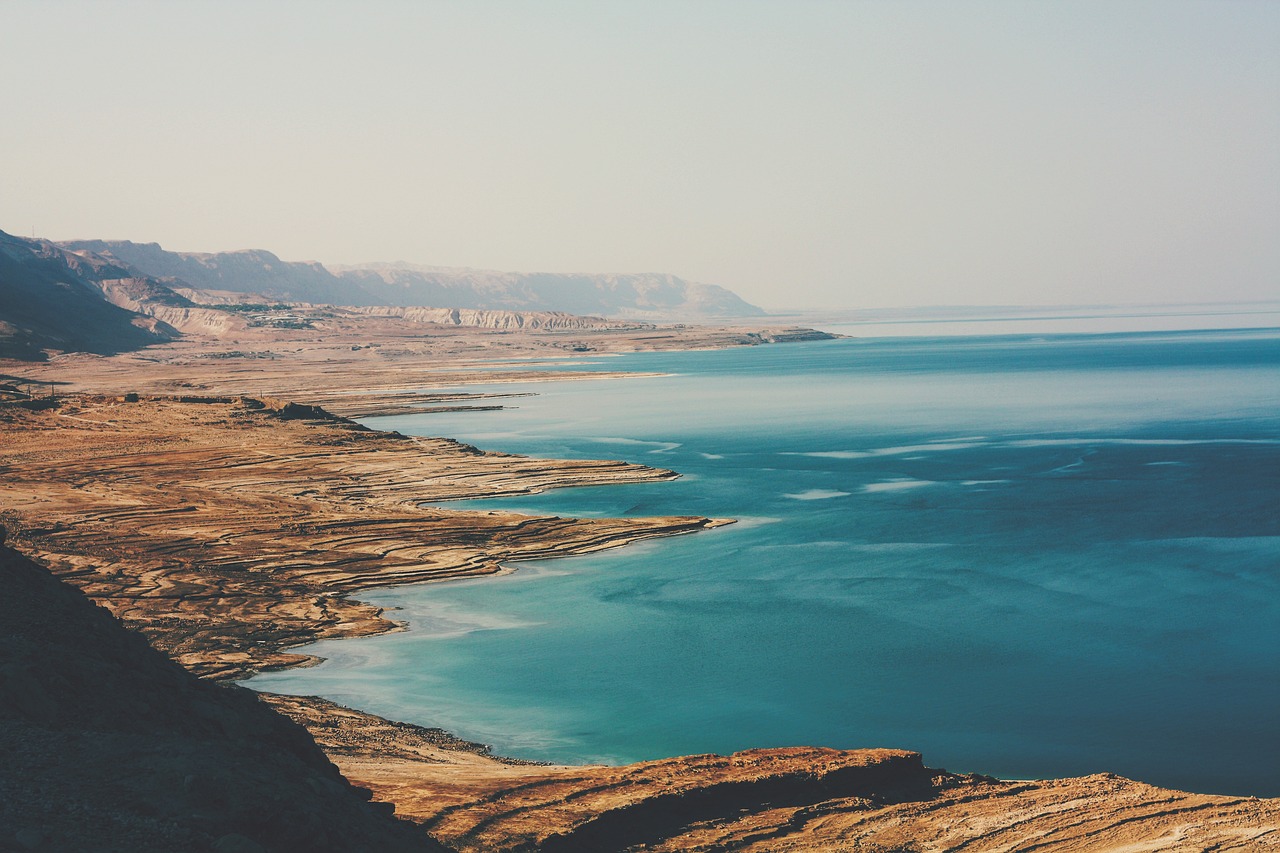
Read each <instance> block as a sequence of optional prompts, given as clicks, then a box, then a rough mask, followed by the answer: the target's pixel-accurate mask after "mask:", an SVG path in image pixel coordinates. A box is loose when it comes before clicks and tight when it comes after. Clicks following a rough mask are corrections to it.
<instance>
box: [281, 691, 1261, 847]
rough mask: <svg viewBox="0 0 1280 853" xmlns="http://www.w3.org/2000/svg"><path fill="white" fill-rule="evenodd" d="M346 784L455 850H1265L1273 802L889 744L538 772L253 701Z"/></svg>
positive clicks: (436, 739)
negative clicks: (944, 765)
mask: <svg viewBox="0 0 1280 853" xmlns="http://www.w3.org/2000/svg"><path fill="white" fill-rule="evenodd" d="M269 698H270V701H271V702H272V704H273V705H275V706H276V707H277V708H279V709H280V710H281V711H283V712H284V713H286V714H288V715H289V716H290V717H292V718H293V719H295V720H297V721H298V722H300V723H302V724H303V725H305V726H307V728H308V729H310V730H311V732H312V733H313V734H314V735H315V737H316V740H317V741H318V742H319V743H320V744H321V745H322V746H324V748H325V749H326V751H327V752H328V753H329V755H330V756H331V757H332V758H333V759H334V761H336V762H337V763H338V765H339V766H340V767H341V768H342V770H343V772H344V773H345V774H346V775H347V776H348V778H351V779H358V780H360V784H362V785H367V786H369V787H370V788H372V789H373V790H375V791H376V792H377V793H378V796H379V797H381V798H383V799H387V800H391V801H394V802H395V803H396V805H397V808H398V810H399V814H401V815H404V816H406V817H410V818H412V819H414V820H417V821H421V822H422V824H423V825H424V826H426V827H427V828H428V829H429V830H430V831H431V833H432V834H433V835H434V836H435V837H436V838H438V839H439V840H441V841H443V842H445V843H447V844H448V845H449V846H451V847H453V848H455V849H459V850H465V851H474V853H481V851H508V853H516V851H529V850H535V849H536V850H543V851H584V853H585V851H620V850H636V851H639V850H645V851H663V853H677V851H700V853H713V851H749V853H774V851H809V852H810V853H826V851H858V853H944V851H981V853H1021V851H1031V850H1035V851H1053V853H1068V851H1070V852H1071V853H1075V852H1076V851H1080V853H1084V852H1085V851H1088V853H1097V851H1117V853H1119V851H1124V853H1135V852H1136V851H1144V853H1154V851H1167V853H1202V851H1207V850H1215V851H1239V853H1245V852H1246V851H1266V850H1276V849H1280V800H1259V799H1255V798H1251V797H1226V796H1209V795H1203V794H1188V793H1182V792H1179V791H1169V790H1163V789H1160V788H1153V787H1151V786H1150V785H1144V784H1142V783H1140V782H1133V781H1130V780H1128V779H1123V778H1120V777H1118V776H1114V775H1110V774H1106V773H1103V774H1098V775H1094V776H1086V777H1082V778H1078V779H1050V780H1044V781H1026V782H1002V781H1000V780H997V779H992V778H989V777H984V776H967V775H960V774H955V773H948V772H946V771H944V770H935V769H931V768H929V767H926V766H925V765H924V763H923V761H922V760H921V756H920V755H918V754H916V753H912V752H906V751H903V750H895V749H860V750H834V749H819V748H812V747H803V748H790V749H755V750H748V751H745V752H741V753H736V754H734V755H731V756H718V755H693V756H684V757H681V758H671V759H664V760H661V761H648V762H642V763H640V764H632V765H628V766H624V767H538V766H529V765H520V764H509V763H502V762H499V761H495V760H494V759H492V758H490V757H487V756H486V755H485V753H484V752H483V751H482V750H476V749H475V748H474V745H473V744H466V743H465V742H450V741H449V740H448V739H447V738H444V737H441V734H442V733H438V732H436V731H434V730H430V729H418V728H417V727H409V726H405V725H404V724H402V723H391V722H388V721H386V720H382V719H380V718H378V717H374V716H372V715H368V714H361V713H360V712H357V711H352V710H350V709H345V708H341V707H338V706H335V705H333V704H332V703H329V702H324V701H323V700H316V699H299V698H295V697H269Z"/></svg>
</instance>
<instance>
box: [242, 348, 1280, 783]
mask: <svg viewBox="0 0 1280 853" xmlns="http://www.w3.org/2000/svg"><path fill="white" fill-rule="evenodd" d="M599 361H600V363H599V365H598V368H599V369H602V370H636V371H659V372H668V373H671V374H673V375H669V376H662V377H650V378H636V379H622V380H619V379H612V380H591V381H581V382H567V383H546V384H540V385H530V386H528V387H527V388H525V387H523V386H521V387H519V388H514V387H513V388H511V390H520V391H524V390H532V391H536V392H537V394H538V396H536V397H527V398H521V399H519V400H516V401H512V402H514V403H515V405H516V406H518V408H511V409H506V410H503V411H499V412H473V413H448V414H431V415H420V416H411V417H396V418H382V419H373V420H370V421H369V423H370V425H373V426H377V427H379V428H385V429H398V430H401V431H402V432H414V433H420V434H432V435H448V436H451V437H454V438H459V439H462V440H465V441H469V442H472V443H475V444H478V445H480V446H482V447H486V448H490V449H497V450H505V451H516V452H522V453H531V454H536V455H540V456H559V457H579V458H601V457H604V458H624V459H629V460H632V461H636V462H642V463H645V464H650V465H656V466H659V467H667V468H672V469H674V470H677V471H680V472H681V473H683V474H684V475H685V476H684V477H683V478H682V479H681V480H677V481H674V482H667V483H655V484H646V485H635V486H617V487H603V488H593V489H573V490H562V491H557V492H551V493H548V494H545V495H539V496H530V497H523V498H509V499H505V500H502V501H493V502H470V503H469V504H467V505H471V506H487V507H502V508H505V509H516V510H521V509H524V510H528V511H530V512H537V513H546V514H559V515H575V514H576V515H668V514H699V515H708V516H716V517H733V518H738V519H741V521H740V522H739V523H738V524H736V525H732V526H730V527H726V528H721V529H719V530H715V531H710V532H706V533H699V534H696V535H692V536H687V537H679V538H676V539H668V540H662V541H658V542H649V543H645V544H642V545H638V546H632V547H628V548H624V549H620V550H616V551H612V552H608V553H605V554H601V555H595V556H591V557H578V558H570V559H562V560H554V561H546V562H541V563H527V564H522V565H521V567H520V569H519V571H517V572H516V573H514V574H512V575H508V576H505V577H501V578H491V579H482V580H478V581H464V582H457V583H450V584H434V585H424V586H418V587H406V588H400V589H393V590H380V591H373V592H368V593H365V594H362V595H361V596H360V597H361V598H362V599H365V600H368V601H371V602H374V603H377V604H379V605H381V606H385V607H400V608H403V612H402V613H399V614H396V615H397V617H398V618H407V619H408V620H409V621H410V622H411V624H412V626H413V630H412V631H410V632H408V633H401V634H392V635H386V636H382V637H375V638H369V639H362V640H358V641H338V642H328V643H321V644H318V645H317V646H314V647H312V648H310V649H309V650H308V651H310V652H312V653H315V654H319V655H322V656H325V657H327V658H328V659H329V660H328V662H327V663H325V664H323V665H321V666H319V667H316V668H312V669H305V670H294V671H289V672H282V673H272V674H268V675H264V676H259V677H258V678H255V679H254V680H253V681H252V682H251V684H252V685H253V686H255V687H260V688H261V689H265V690H275V691H282V692H297V693H319V694H321V695H324V696H329V697H331V698H334V699H337V700H338V701H342V702H346V703H349V704H354V705H356V706H358V707H361V708H365V709H368V710H371V711H374V712H376V713H380V714H384V715H386V716H390V717H394V718H397V719H404V720H412V721H418V722H422V723H427V724H431V725H439V726H443V727H445V728H447V729H449V730H451V731H453V732H455V733H457V734H459V735H461V736H463V737H468V738H472V739H478V740H482V741H484V742H487V743H491V744H493V745H494V747H495V749H496V750H497V751H498V752H501V753H506V754H512V755H517V756H521V757H526V758H534V759H540V760H547V761H601V760H603V761H612V762H623V761H633V760H640V759H648V758H656V757H662V756H669V755H677V754H683V753H695V752H727V751H732V750H737V749H743V748H746V747H752V746H781V745H792V744H819V745H826V746H835V747H864V746H895V747H904V748H910V749H916V750H919V751H922V752H923V753H924V754H925V759H926V761H927V762H928V763H930V764H931V765H933V766H944V767H947V768H948V769H951V770H957V771H972V772H981V773H990V774H993V775H997V776H1003V777H1008V778H1026V777H1049V776H1064V775H1075V774H1082V773H1091V772H1098V771H1103V770H1106V771H1112V772H1116V773H1120V774H1122V775H1126V776H1130V777H1134V778H1139V779H1142V780H1144V781H1148V782H1152V783H1156V784H1161V785H1166V786H1172V787H1178V788H1184V789H1190V790H1196V791H1211V792H1224V793H1247V794H1259V795H1272V796H1274V795H1280V777H1278V776H1277V774H1276V772H1275V768H1276V767H1277V766H1280V715H1278V714H1277V711H1276V709H1277V708H1280V594H1278V593H1280V330H1274V329H1273V330H1238V331H1217V332H1160V333H1142V334H1123V335H1117V334H1111V335H1021V336H1016V335H1015V336H995V337H993V336H989V337H954V338H948V339H937V338H916V339H912V338H903V339H894V340H889V339H884V340H843V341H832V342H819V343H812V344H789V345H786V346H774V347H760V348H751V349H735V350H721V351H713V352H693V353H641V354H635V355H627V356H621V357H615V358H607V359H600V360H599ZM574 369H590V368H587V367H577V368H574ZM508 387H509V386H504V390H506V389H507V388H508Z"/></svg>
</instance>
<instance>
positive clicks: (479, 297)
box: [59, 240, 764, 321]
mask: <svg viewBox="0 0 1280 853" xmlns="http://www.w3.org/2000/svg"><path fill="white" fill-rule="evenodd" d="M59 245H60V246H61V247H62V248H64V249H68V250H70V251H72V252H87V253H90V254H93V255H95V256H100V257H102V258H107V259H111V260H113V261H115V262H117V263H119V264H121V265H124V266H126V267H128V268H130V269H132V270H133V271H135V273H137V274H140V275H144V276H151V277H154V278H159V279H169V278H173V279H178V280H180V282H183V283H185V284H187V285H188V286H190V287H192V288H196V289H199V290H202V291H206V292H209V295H218V294H220V295H221V296H222V298H224V299H236V298H240V297H239V296H237V294H238V295H244V294H250V295H253V296H260V297H263V298H266V299H272V300H282V301H289V302H306V303H311V304H328V305H350V306H360V307H368V306H390V307H401V308H410V307H431V308H463V309H473V310H504V311H562V312H567V313H570V314H585V315H593V316H599V317H609V318H617V319H627V320H667V321H689V320H694V321H696V320H710V319H726V318H735V317H757V316H761V315H763V314H764V311H763V310H761V309H760V308H758V307H756V306H755V305H752V304H750V303H748V302H746V301H744V300H742V299H741V298H739V297H738V296H737V295H736V294H734V293H732V292H731V291H728V290H726V289H724V288H723V287H717V286H715V285H710V284H696V283H694V282H689V281H685V280H684V279H681V278H678V277H676V276H673V275H665V274H659V273H643V274H631V275H620V274H565V273H512V272H494V271H489V270H472V269H452V268H445V267H429V266H421V265H416V264H408V263H377V264H366V265H363V266H354V267H352V266H347V267H333V268H328V267H325V266H323V265H321V264H317V263H313V262H296V261H282V260H280V258H278V257H277V256H275V255H274V254H272V253H271V252H267V251H264V250H261V249H251V250H245V251H240V252H216V253H199V252H170V251H167V250H165V249H162V248H161V247H160V246H159V245H158V244H156V243H134V242H131V241H128V240H72V241H67V242H64V243H60V244H59Z"/></svg>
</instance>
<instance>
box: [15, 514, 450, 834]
mask: <svg viewBox="0 0 1280 853" xmlns="http://www.w3.org/2000/svg"><path fill="white" fill-rule="evenodd" d="M0 542H3V536H2V535H0ZM0 580H2V581H3V584H4V595H2V596H0V754H3V755H4V757H5V758H4V761H3V762H0V849H5V850H9V849H26V850H106V849H117V850H130V851H134V853H147V851H156V853H160V851H174V850H188V851H204V850H215V851H238V853H265V851H304V850H305V851H347V850H393V851H410V850H414V851H435V850H440V849H442V848H440V847H439V845H437V844H435V843H434V842H433V841H432V840H431V839H430V838H428V837H426V835H425V833H423V832H422V831H421V830H418V829H416V828H415V827H413V826H410V825H408V824H405V823H402V822H400V821H397V820H396V819H394V818H393V817H391V815H390V812H391V809H390V807H389V806H386V805H383V804H370V803H368V802H367V800H368V793H367V792H366V791H363V790H362V789H359V788H353V787H352V786H351V785H349V784H348V783H347V781H346V780H345V779H344V778H343V777H342V776H341V775H340V774H339V773H338V771H337V769H336V768H335V767H334V766H333V765H332V764H331V763H330V762H329V760H328V759H327V758H326V757H325V755H324V753H322V752H321V751H320V749H319V748H318V747H317V746H316V744H315V742H314V741H313V740H312V739H311V737H310V736H309V735H308V734H307V733H306V731H305V730H304V729H302V728H300V727H298V726H297V725H295V724H293V723H292V722H290V721H288V720H287V719H285V718H283V717H281V716H279V715H278V714H276V713H275V712H273V711H271V710H270V709H269V708H267V707H266V706H265V705H263V704H262V703H261V702H260V701H259V700H258V699H257V698H256V697H255V695H254V694H253V693H251V692H250V691H247V690H243V689H240V688H228V687H222V686H218V685H215V684H212V683H209V682H203V681H200V680H199V679H197V678H196V677H195V676H193V675H191V674H190V673H188V672H187V671H185V670H184V669H182V667H180V666H178V665H177V664H175V663H174V662H173V661H171V660H169V659H168V658H166V657H164V656H163V655H161V654H160V653H159V652H156V651H155V650H154V649H152V648H151V647H150V646H149V645H147V643H146V641H145V640H144V639H143V638H142V637H141V636H140V635H138V634H135V633H133V632H131V631H127V630H126V629H125V628H124V627H123V626H122V625H121V624H120V623H119V622H118V621H116V619H115V618H114V617H113V616H111V615H110V614H109V613H108V612H107V611H106V610H103V609H102V608H100V607H97V606H95V605H93V604H92V603H90V602H89V601H88V600H87V599H85V598H84V596H83V595H81V594H80V593H79V592H77V591H75V590H73V589H71V588H70V587H68V586H66V585H64V584H62V583H60V582H59V581H57V580H56V579H55V578H54V577H53V576H52V575H50V574H49V573H48V572H47V571H46V570H45V569H43V568H41V567H40V566H37V565H36V564H35V563H33V562H31V561H30V560H28V559H27V558H25V557H24V556H23V555H21V554H19V553H18V552H16V551H13V550H11V549H9V548H6V547H4V546H3V545H2V544H0ZM15 845H16V846H15Z"/></svg>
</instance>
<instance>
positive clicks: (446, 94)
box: [0, 0, 1280, 310]
mask: <svg viewBox="0 0 1280 853" xmlns="http://www.w3.org/2000/svg"><path fill="white" fill-rule="evenodd" d="M0 80H2V81H3V90H2V91H3V96H2V97H0V157H2V158H3V163H4V167H3V169H0V230H5V231H8V232H10V233H14V234H19V235H23V236H31V235H32V234H33V233H34V234H35V235H37V236H40V237H46V238H49V239H55V240H61V239H79V238H104V239H131V240H135V241H139V242H151V241H155V242H159V243H160V244H161V245H163V246H164V247H165V248H168V249H173V250H180V251H224V250H233V249H243V248H264V249H270V250H271V251H274V252H275V253H276V254H278V255H279V256H281V257H282V258H284V259H285V260H318V261H322V262H325V263H338V264H342V263H361V262H365V261H394V260H405V261H411V262H417V263H425V264H436V265H441V266H465V267H478V268H484V269H501V270H513V271H524V272H667V273H673V274H675V275H678V276H681V277H684V278H687V279H691V280H694V281H701V282H706V283H710V284H719V285H722V286H724V287H728V288H730V289H731V290H734V291H735V292H737V293H739V294H740V295H741V296H743V297H744V298H746V299H748V300H749V301H752V302H755V303H756V304H760V305H763V306H765V307H767V308H771V309H775V310H779V309H812V308H820V307H842V308H852V307H865V306H900V305H901V306H910V305H990V304H1004V305H1007V304H1094V303H1153V302H1197V301H1206V302H1207V301H1222V300H1263V299H1276V298H1280V239H1277V236H1278V235H1280V2H1274V0H1261V2H1250V0H1214V2H1182V0H1159V2H1137V0H1107V2H1093V0H1071V1H1070V2H1065V0H1064V2H1051V0H1039V1H1038V2H1030V0H1027V1H1026V2H977V0H974V2H961V0H946V2H912V0H896V1H895V2H875V0H862V2H855V0H849V2H812V1H811V0H810V1H808V2H806V0H786V2H782V0H778V2H753V0H730V2H721V0H699V1H698V2H694V0H688V2H663V0H636V2H609V0H596V2H550V0H548V2H482V0H468V2H452V3H446V2H390V0H382V2H379V0H365V2H361V3H358V4H357V3H351V2H283V0H281V2H252V3H249V2H238V0H220V2H198V0H186V2H136V1H135V2H130V0H116V1H115V2H71V0H52V2H51V0H43V2H28V0H0Z"/></svg>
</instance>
